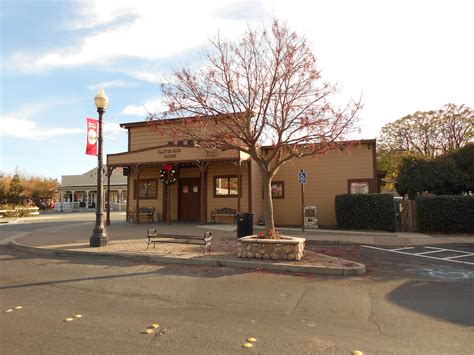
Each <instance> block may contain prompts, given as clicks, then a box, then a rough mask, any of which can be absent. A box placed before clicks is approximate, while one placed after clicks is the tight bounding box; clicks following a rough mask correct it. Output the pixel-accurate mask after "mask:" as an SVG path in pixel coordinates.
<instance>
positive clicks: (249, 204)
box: [247, 160, 252, 213]
mask: <svg viewBox="0 0 474 355" xmlns="http://www.w3.org/2000/svg"><path fill="white" fill-rule="evenodd" d="M247 175H248V187H247V189H248V192H249V195H248V212H249V213H252V160H247Z"/></svg>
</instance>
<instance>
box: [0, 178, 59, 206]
mask: <svg viewBox="0 0 474 355" xmlns="http://www.w3.org/2000/svg"><path fill="white" fill-rule="evenodd" d="M58 190H59V182H58V181H57V180H56V179H48V178H40V177H24V176H22V175H21V174H20V173H19V171H16V173H15V174H14V175H13V177H12V176H8V175H6V176H3V177H2V178H0V203H10V204H22V203H25V202H28V201H33V202H34V204H35V205H37V206H38V207H46V203H47V202H48V200H53V199H55V198H56V197H57V195H58ZM2 191H3V192H2Z"/></svg>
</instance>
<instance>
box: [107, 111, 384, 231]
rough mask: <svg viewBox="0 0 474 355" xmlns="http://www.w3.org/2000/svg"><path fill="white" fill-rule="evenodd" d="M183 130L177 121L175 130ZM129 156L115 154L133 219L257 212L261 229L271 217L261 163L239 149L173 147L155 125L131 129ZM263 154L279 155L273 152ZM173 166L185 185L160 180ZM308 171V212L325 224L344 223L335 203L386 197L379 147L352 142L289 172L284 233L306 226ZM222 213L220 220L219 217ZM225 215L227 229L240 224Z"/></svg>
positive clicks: (280, 212) (281, 187) (279, 206)
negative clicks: (343, 198) (347, 196)
mask: <svg viewBox="0 0 474 355" xmlns="http://www.w3.org/2000/svg"><path fill="white" fill-rule="evenodd" d="M175 124H176V125H177V124H181V122H180V120H179V119H174V120H170V122H168V125H170V126H168V127H170V128H172V125H175ZM121 127H123V128H126V129H127V131H128V150H127V151H126V152H122V153H117V154H108V155H107V165H108V166H109V168H114V167H117V168H119V167H120V168H126V171H127V172H128V177H127V182H126V186H127V187H128V191H129V192H130V193H129V198H128V200H127V202H128V205H127V212H128V216H132V215H134V216H135V217H136V214H135V212H136V211H139V210H140V208H143V207H146V208H149V209H153V211H154V212H155V216H157V217H158V219H159V220H163V216H168V210H169V212H170V213H169V214H170V216H171V220H172V221H199V222H200V223H209V222H211V219H212V217H213V216H212V215H213V214H215V212H216V211H217V212H218V210H220V211H222V210H227V211H232V210H236V211H237V212H250V213H253V214H254V222H255V223H257V221H258V219H259V217H261V216H263V189H262V178H261V173H260V170H259V168H258V165H257V163H256V162H255V161H254V160H252V158H251V157H250V156H249V155H248V154H246V153H244V152H242V151H240V150H237V149H228V150H220V149H215V150H213V151H206V150H204V149H201V148H199V147H198V145H197V142H195V141H192V140H186V139H179V140H176V139H175V140H172V138H171V137H172V135H171V134H166V133H164V134H163V133H161V134H160V133H158V132H157V131H156V130H153V129H151V126H150V123H149V122H148V121H145V122H134V123H124V124H121ZM263 149H267V150H269V151H270V150H271V147H266V148H263ZM165 165H168V166H172V168H173V170H175V171H176V177H177V182H176V183H175V184H173V185H171V186H170V188H169V190H168V189H167V188H166V185H164V184H163V182H162V181H160V169H162V168H163V167H164V166H165ZM302 169H303V170H304V171H305V172H306V176H307V183H306V184H305V205H306V206H316V207H317V218H318V220H319V225H322V226H332V225H335V224H336V216H335V196H336V195H338V194H344V193H373V192H378V189H379V188H378V186H379V183H378V176H377V169H376V141H375V140H361V141H351V142H344V144H343V146H342V148H341V149H335V150H332V151H329V152H327V153H326V154H324V155H315V156H313V157H308V158H300V159H296V158H295V159H292V160H290V161H289V162H287V163H286V164H285V165H283V166H282V167H281V168H280V170H279V171H278V173H277V174H276V176H275V177H274V178H273V182H272V196H273V204H274V219H275V224H276V225H277V226H278V225H279V226H297V225H301V223H302V211H301V208H302V204H301V192H300V184H299V182H298V172H300V171H301V170H302ZM218 214H219V213H218ZM229 217H230V218H227V219H226V216H221V217H219V219H222V222H227V223H231V222H232V218H231V216H229Z"/></svg>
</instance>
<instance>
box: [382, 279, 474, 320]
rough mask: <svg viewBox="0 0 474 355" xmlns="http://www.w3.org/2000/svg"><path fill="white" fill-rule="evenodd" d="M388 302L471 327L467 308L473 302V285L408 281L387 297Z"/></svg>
mask: <svg viewBox="0 0 474 355" xmlns="http://www.w3.org/2000/svg"><path fill="white" fill-rule="evenodd" d="M387 298H388V300H389V301H391V302H393V303H395V304H397V305H399V306H402V307H405V308H408V309H410V310H412V311H415V312H418V313H421V314H424V315H427V316H430V317H434V318H438V319H441V320H445V321H448V322H451V323H456V324H459V325H463V326H468V327H472V326H474V308H473V307H470V308H468V309H466V305H469V304H471V305H472V300H474V288H473V285H472V283H469V282H466V283H457V284H452V283H446V282H439V281H415V280H411V281H407V282H405V283H404V284H403V285H401V286H399V287H397V288H396V289H394V290H393V291H392V292H390V293H389V294H388V295H387Z"/></svg>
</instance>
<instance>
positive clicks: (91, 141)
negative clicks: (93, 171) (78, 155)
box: [86, 118, 99, 155]
mask: <svg viewBox="0 0 474 355" xmlns="http://www.w3.org/2000/svg"><path fill="white" fill-rule="evenodd" d="M98 130H99V121H97V120H95V119H93V118H87V129H86V131H87V144H86V154H88V155H97V132H98Z"/></svg>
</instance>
